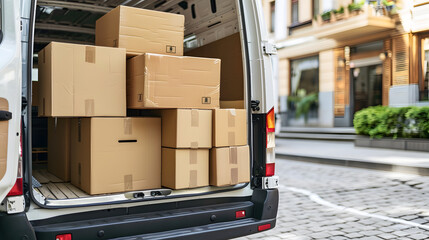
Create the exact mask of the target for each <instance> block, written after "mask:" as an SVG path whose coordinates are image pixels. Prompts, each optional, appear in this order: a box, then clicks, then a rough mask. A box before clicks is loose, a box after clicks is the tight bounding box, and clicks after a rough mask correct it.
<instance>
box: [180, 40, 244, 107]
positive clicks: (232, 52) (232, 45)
mask: <svg viewBox="0 0 429 240" xmlns="http://www.w3.org/2000/svg"><path fill="white" fill-rule="evenodd" d="M185 54H186V56H195V57H211V58H219V59H220V60H221V61H222V66H221V80H220V81H221V84H220V100H221V101H236V100H241V101H242V100H243V99H244V94H245V89H244V82H245V80H244V76H243V52H242V51H241V40H240V34H239V33H234V34H232V35H230V36H228V37H225V38H222V39H220V40H217V41H214V42H211V43H209V44H206V45H204V46H202V47H199V48H195V49H192V50H190V51H187V52H186V53H185Z"/></svg>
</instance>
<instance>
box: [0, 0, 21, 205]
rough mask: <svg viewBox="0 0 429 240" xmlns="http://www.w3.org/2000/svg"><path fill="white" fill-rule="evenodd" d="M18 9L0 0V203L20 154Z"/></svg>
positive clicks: (15, 4)
mask: <svg viewBox="0 0 429 240" xmlns="http://www.w3.org/2000/svg"><path fill="white" fill-rule="evenodd" d="M19 10H20V3H19V1H16V0H0V32H1V33H0V36H2V37H0V202H2V201H3V200H5V197H6V196H7V195H8V193H9V191H10V190H11V189H12V187H13V186H14V185H15V183H16V182H17V174H18V164H19V157H20V155H19V144H20V121H21V120H20V119H21V77H22V72H21V35H20V34H21V33H20V12H19ZM21 185H22V182H21ZM20 189H22V186H21V188H20ZM21 195H22V193H21ZM15 197H16V196H15ZM21 197H22V196H21ZM6 205H7V204H6ZM1 210H3V211H5V210H6V209H0V211H1Z"/></svg>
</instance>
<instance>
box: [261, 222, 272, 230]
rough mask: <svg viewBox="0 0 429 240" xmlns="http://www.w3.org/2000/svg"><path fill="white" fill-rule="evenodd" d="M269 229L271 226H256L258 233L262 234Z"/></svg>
mask: <svg viewBox="0 0 429 240" xmlns="http://www.w3.org/2000/svg"><path fill="white" fill-rule="evenodd" d="M270 228H271V224H269V223H268V224H264V225H259V226H258V232H262V231H265V230H268V229H270Z"/></svg>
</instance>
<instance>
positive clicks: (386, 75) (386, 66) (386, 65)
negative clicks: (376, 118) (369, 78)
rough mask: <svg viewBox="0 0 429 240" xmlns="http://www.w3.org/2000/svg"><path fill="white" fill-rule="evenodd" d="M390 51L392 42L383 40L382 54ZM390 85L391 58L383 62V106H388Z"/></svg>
mask: <svg viewBox="0 0 429 240" xmlns="http://www.w3.org/2000/svg"><path fill="white" fill-rule="evenodd" d="M391 51H392V40H391V39H386V40H384V52H385V53H387V52H391ZM391 85H392V58H389V57H386V59H385V60H384V62H383V106H388V105H389V90H390V86H391Z"/></svg>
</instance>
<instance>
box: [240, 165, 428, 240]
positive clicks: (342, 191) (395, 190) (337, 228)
mask: <svg viewBox="0 0 429 240" xmlns="http://www.w3.org/2000/svg"><path fill="white" fill-rule="evenodd" d="M276 168H277V169H276V175H279V176H280V185H281V186H280V189H279V190H280V205H279V212H278V218H277V226H276V228H275V229H273V230H270V231H266V232H263V233H260V234H255V235H251V236H248V237H245V238H239V239H267V240H269V239H270V240H271V239H291V240H294V239H302V240H303V239H334V240H337V239H368V240H369V239H374V240H375V239H404V240H406V239H429V177H421V176H418V175H409V174H401V173H394V172H384V171H375V170H366V169H358V168H348V167H338V166H331V165H321V164H313V163H303V162H297V161H289V160H284V159H277V162H276ZM306 194H307V195H306ZM315 194H317V195H315ZM309 196H310V197H309ZM318 197H320V198H318ZM425 228H426V229H425Z"/></svg>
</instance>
